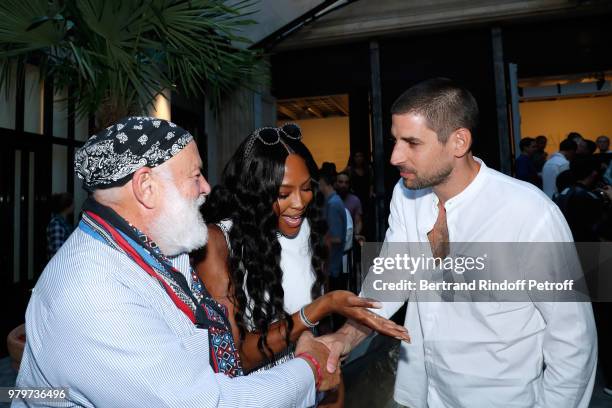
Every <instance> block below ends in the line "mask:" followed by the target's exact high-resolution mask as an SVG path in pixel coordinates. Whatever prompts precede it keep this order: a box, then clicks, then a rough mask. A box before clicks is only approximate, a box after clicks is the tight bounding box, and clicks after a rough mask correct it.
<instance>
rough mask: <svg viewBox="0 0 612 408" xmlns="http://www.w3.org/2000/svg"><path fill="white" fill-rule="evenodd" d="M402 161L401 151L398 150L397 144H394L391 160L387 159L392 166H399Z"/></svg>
mask: <svg viewBox="0 0 612 408" xmlns="http://www.w3.org/2000/svg"><path fill="white" fill-rule="evenodd" d="M403 161H404V157H403V154H402V152H401V149H400V148H399V143H396V144H395V146H393V151H392V152H391V159H389V162H390V163H391V164H392V165H393V166H399V165H400V164H401V163H402V162H403Z"/></svg>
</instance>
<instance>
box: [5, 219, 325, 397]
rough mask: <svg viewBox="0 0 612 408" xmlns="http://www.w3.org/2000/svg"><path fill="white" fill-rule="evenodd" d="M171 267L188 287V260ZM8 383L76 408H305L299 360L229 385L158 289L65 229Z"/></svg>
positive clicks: (309, 383) (306, 374) (310, 388)
mask: <svg viewBox="0 0 612 408" xmlns="http://www.w3.org/2000/svg"><path fill="white" fill-rule="evenodd" d="M172 262H173V266H174V267H176V268H177V269H178V270H179V271H181V272H182V273H183V274H184V275H186V278H187V279H188V281H189V276H188V271H189V259H188V256H187V255H181V256H178V257H176V258H174V259H173V260H172ZM26 333H27V344H26V349H25V351H24V355H23V360H22V362H21V369H20V372H19V375H18V378H17V386H18V387H68V388H69V401H67V403H66V404H64V405H57V404H56V405H52V404H50V403H34V402H32V401H28V402H25V401H15V402H13V405H12V406H13V407H23V406H36V407H42V406H83V407H127V406H129V407H134V408H137V407H143V408H145V407H146V408H149V407H307V406H312V405H314V402H315V387H314V378H313V375H312V371H311V370H310V368H309V366H308V364H307V363H306V362H305V361H304V360H302V359H293V360H291V361H289V362H287V363H285V364H282V365H280V366H277V367H275V368H273V369H271V370H268V371H266V372H262V373H255V374H253V375H249V376H245V377H238V378H233V379H230V378H228V377H226V376H225V375H223V374H215V373H214V372H213V370H212V369H211V367H210V365H209V361H208V333H207V331H206V330H201V329H197V328H196V327H195V326H194V325H193V323H192V322H191V321H190V320H189V319H188V318H187V317H186V316H185V314H184V313H182V312H181V311H180V310H179V309H177V307H176V306H175V305H174V303H172V300H171V299H170V298H169V297H168V295H167V293H166V292H165V291H164V289H163V288H162V287H161V286H160V285H159V284H158V283H157V282H156V281H155V280H154V279H153V278H152V277H151V276H149V275H147V274H146V273H144V272H143V271H142V270H141V269H140V268H139V267H138V266H137V265H136V264H135V263H134V262H132V261H131V260H130V259H129V258H127V257H126V256H125V255H124V254H122V253H120V252H118V251H116V250H114V249H112V248H111V247H109V246H108V245H106V244H105V243H103V242H100V241H97V240H96V239H94V238H92V237H90V236H89V235H87V234H85V233H84V232H83V231H81V230H80V229H77V230H76V231H75V232H73V233H72V235H71V236H70V238H69V239H68V241H67V242H66V243H65V244H64V245H63V246H62V248H61V249H60V251H59V252H58V253H57V255H56V256H55V257H54V258H53V259H52V260H51V261H50V262H49V264H48V265H47V267H46V269H45V271H44V272H43V274H42V276H41V277H40V279H39V280H38V283H37V284H36V287H35V288H34V290H33V293H32V297H31V299H30V304H29V305H28V310H27V313H26Z"/></svg>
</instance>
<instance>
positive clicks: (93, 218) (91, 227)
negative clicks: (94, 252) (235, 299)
mask: <svg viewBox="0 0 612 408" xmlns="http://www.w3.org/2000/svg"><path fill="white" fill-rule="evenodd" d="M79 228H80V229H81V230H83V231H84V232H85V233H87V234H89V235H90V236H92V237H94V238H96V239H98V240H100V241H103V242H105V243H106V244H108V245H109V246H111V247H112V248H114V249H116V250H118V251H120V252H123V253H124V254H125V255H127V256H128V257H130V258H131V259H132V260H133V261H134V262H136V264H138V266H140V267H141V268H142V269H143V270H144V271H145V272H146V273H147V274H149V275H150V276H151V277H153V278H154V279H155V280H157V282H158V283H159V284H160V285H161V286H162V287H163V288H164V290H165V291H166V293H167V294H168V296H170V298H171V299H172V301H173V302H174V304H175V305H176V307H178V308H179V309H180V310H181V311H182V312H183V313H184V314H185V315H186V316H187V317H188V318H189V320H191V321H192V322H193V323H194V324H195V325H196V327H198V328H201V329H206V330H208V340H209V350H210V364H211V366H212V368H213V370H214V371H215V372H217V373H218V372H221V373H224V374H225V375H227V376H229V377H236V376H242V375H244V372H243V370H242V364H241V362H240V355H239V353H238V351H237V349H236V346H235V344H234V338H233V336H232V331H231V325H230V323H229V321H228V319H227V309H226V308H225V306H223V305H221V304H220V303H217V302H216V301H215V300H214V299H213V298H212V297H211V296H210V294H209V293H208V291H207V290H206V287H205V286H204V285H203V283H202V282H201V281H200V279H199V278H198V276H197V274H196V273H195V272H194V271H193V269H191V268H190V269H191V271H190V272H191V280H192V287H193V292H192V290H191V289H190V288H189V284H188V283H187V280H186V279H185V276H183V274H182V273H181V272H179V271H178V270H176V268H174V267H173V266H172V264H171V263H170V260H169V259H168V258H166V257H165V256H164V255H163V254H162V253H161V251H160V250H159V248H158V247H157V245H156V244H155V242H153V241H151V240H150V239H149V238H148V237H147V236H146V235H145V234H144V233H142V232H141V231H139V230H138V229H137V228H136V227H134V226H132V225H131V224H129V223H128V222H127V221H126V220H125V219H123V218H121V216H119V214H117V213H116V212H115V211H113V210H112V209H110V208H109V207H106V206H103V205H101V204H100V203H98V202H97V201H95V200H94V199H92V198H89V199H88V200H87V201H86V202H85V204H84V205H83V218H82V220H81V222H80V224H79Z"/></svg>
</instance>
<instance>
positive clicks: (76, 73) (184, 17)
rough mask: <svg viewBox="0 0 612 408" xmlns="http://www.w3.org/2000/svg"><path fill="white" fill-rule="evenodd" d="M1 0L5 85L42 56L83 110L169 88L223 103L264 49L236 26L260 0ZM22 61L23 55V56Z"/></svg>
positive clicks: (249, 75)
mask: <svg viewBox="0 0 612 408" xmlns="http://www.w3.org/2000/svg"><path fill="white" fill-rule="evenodd" d="M227 3H228V2H227V1H223V0H190V1H187V0H2V1H1V2H0V86H1V85H3V84H7V83H8V81H9V80H10V78H11V75H12V72H13V70H14V69H15V67H22V66H23V63H24V62H26V61H27V62H30V63H34V64H37V65H38V66H39V67H40V70H41V78H42V79H44V80H52V81H53V84H54V87H55V89H64V88H65V87H69V88H70V89H71V90H72V91H73V95H75V96H76V103H77V105H76V106H77V113H78V114H89V113H94V112H96V111H99V110H100V109H101V107H103V109H111V110H112V109H115V110H117V111H118V113H117V114H118V115H119V116H121V113H125V114H127V113H131V112H130V111H137V110H140V111H144V110H145V109H146V107H147V106H149V105H150V104H151V103H152V102H153V100H154V98H155V96H156V95H157V94H159V93H160V92H161V91H162V90H163V89H173V90H177V91H179V92H184V93H185V94H186V95H187V96H197V95H201V94H203V93H204V94H206V95H207V97H208V100H209V101H210V102H211V103H212V104H213V106H216V105H217V104H218V102H219V99H220V97H221V96H222V95H223V94H224V93H226V92H227V91H229V90H231V89H233V88H234V87H235V86H236V85H238V84H241V83H245V81H246V82H249V81H253V80H254V79H255V78H257V77H259V75H258V74H259V72H258V66H259V65H258V61H259V60H260V54H259V52H258V51H256V50H251V49H248V48H247V47H246V45H248V43H249V42H248V40H247V39H245V38H243V37H241V36H240V35H238V34H237V32H238V31H239V29H240V28H241V27H242V26H244V25H248V24H253V23H254V22H253V21H252V20H250V19H248V16H249V11H248V10H252V6H253V3H252V2H251V1H244V0H242V1H233V2H232V3H231V5H228V4H227ZM15 62H17V64H15Z"/></svg>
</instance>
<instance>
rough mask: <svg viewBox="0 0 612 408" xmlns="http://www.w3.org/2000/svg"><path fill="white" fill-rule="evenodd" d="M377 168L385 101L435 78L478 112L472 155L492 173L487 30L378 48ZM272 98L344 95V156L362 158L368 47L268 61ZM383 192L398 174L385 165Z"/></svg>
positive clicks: (391, 41) (493, 126)
mask: <svg viewBox="0 0 612 408" xmlns="http://www.w3.org/2000/svg"><path fill="white" fill-rule="evenodd" d="M379 45H380V67H381V91H382V105H383V106H382V112H383V132H384V137H385V155H384V157H385V162H388V158H389V157H390V155H391V144H390V141H388V140H386V139H387V136H390V129H391V117H390V114H389V112H390V108H391V104H392V103H393V101H394V100H395V99H396V98H397V97H398V96H399V95H400V94H401V93H402V92H403V91H404V90H406V89H408V88H409V87H410V86H411V85H414V84H415V83H416V82H418V81H421V80H424V79H427V78H432V77H436V76H445V77H449V78H452V79H454V80H456V81H458V82H460V83H462V84H463V85H465V86H467V87H468V88H469V89H470V90H471V91H472V92H473V93H474V96H475V97H476V99H477V100H478V103H479V106H480V108H481V112H482V114H481V116H482V120H481V125H480V126H479V128H478V130H477V132H476V138H477V139H476V140H477V143H476V146H475V149H476V153H477V154H478V155H479V156H480V157H482V158H483V159H484V160H486V162H487V164H488V165H490V166H492V167H498V165H499V154H498V151H499V149H498V145H497V119H496V111H495V88H494V79H493V63H492V60H491V36H490V31H489V30H488V29H483V30H478V31H473V30H472V31H465V30H463V31H458V32H447V33H440V34H435V35H431V34H428V35H422V36H417V35H411V36H405V37H396V38H387V39H382V40H379ZM272 84H273V89H272V93H273V94H274V95H275V96H276V97H277V98H295V97H304V96H315V95H330V94H338V93H348V94H349V104H350V106H349V108H350V109H349V110H350V112H349V114H350V133H351V151H356V150H361V151H365V152H369V127H370V126H369V121H370V118H369V113H370V106H369V104H370V102H369V89H370V56H369V43H367V42H362V43H356V44H344V45H341V46H333V47H322V48H315V49H303V50H297V51H290V52H283V53H278V54H276V55H274V56H273V57H272ZM386 166H387V167H386V169H385V180H386V183H385V184H386V191H387V193H388V194H390V193H391V192H392V186H393V184H394V183H395V182H396V181H397V179H398V174H397V171H396V170H395V169H393V168H392V167H391V166H390V165H389V164H388V163H387V165H386Z"/></svg>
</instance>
